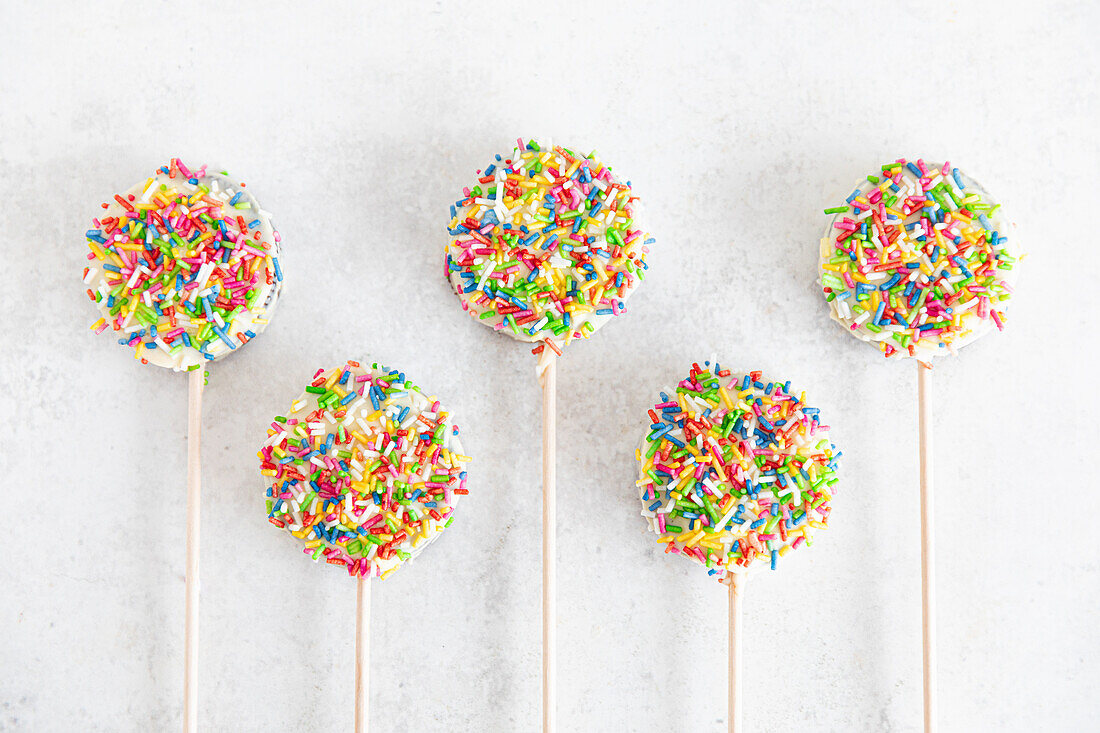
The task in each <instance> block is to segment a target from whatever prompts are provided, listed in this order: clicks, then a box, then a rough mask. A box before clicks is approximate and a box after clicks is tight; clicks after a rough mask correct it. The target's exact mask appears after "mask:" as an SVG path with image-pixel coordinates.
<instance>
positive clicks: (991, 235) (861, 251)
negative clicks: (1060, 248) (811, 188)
mask: <svg viewBox="0 0 1100 733" xmlns="http://www.w3.org/2000/svg"><path fill="white" fill-rule="evenodd" d="M825 213H826V214H834V215H835V217H834V219H833V220H832V222H831V224H830V229H829V232H828V233H827V234H826V236H825V237H824V238H823V239H822V241H821V286H822V289H823V290H824V293H825V298H826V300H827V301H828V302H829V304H830V309H831V312H832V315H833V318H834V319H836V320H837V321H838V322H839V323H841V324H842V325H843V326H845V327H846V328H847V329H848V330H849V331H850V332H851V333H852V334H853V335H855V336H856V337H858V338H860V339H862V340H864V341H868V342H871V343H874V344H875V345H876V346H877V347H878V348H879V349H880V350H881V351H882V353H883V354H884V355H885V356H887V357H917V358H928V357H932V356H940V355H943V354H945V353H952V354H953V353H955V352H956V351H957V349H959V348H961V347H962V346H965V345H966V344H968V343H970V342H972V341H974V340H975V339H977V338H978V337H980V336H982V335H983V334H984V333H986V332H987V331H989V330H990V328H991V327H992V326H993V325H995V326H996V327H997V328H998V329H1001V328H1003V327H1004V321H1005V307H1006V305H1007V303H1008V300H1009V298H1010V297H1011V294H1012V285H1011V281H1012V280H1013V278H1014V267H1015V265H1016V263H1017V256H1016V255H1015V254H1014V253H1013V252H1012V250H1011V249H1010V247H1009V242H1008V228H1009V227H1008V223H1007V221H1006V220H1005V219H1004V217H1003V216H1002V215H1001V213H1000V207H999V205H998V204H996V203H994V202H992V201H991V200H989V197H988V194H985V192H984V191H983V190H982V189H981V188H980V187H979V186H978V185H977V184H976V183H975V182H974V181H973V180H971V179H969V178H967V177H966V176H965V175H963V174H962V173H961V172H960V171H959V169H957V168H952V167H951V164H950V163H944V164H943V165H942V166H941V165H928V164H926V163H925V162H924V161H923V160H919V159H918V160H916V161H912V162H911V161H907V160H905V159H899V160H897V161H895V162H893V163H887V164H886V165H883V166H882V168H881V170H880V171H879V172H878V173H877V174H873V175H870V176H868V177H867V181H866V182H865V183H863V184H862V185H860V186H859V187H858V188H856V190H854V191H853V192H852V194H851V195H850V196H849V197H848V198H847V199H846V201H845V203H844V205H842V206H836V207H833V208H829V209H825Z"/></svg>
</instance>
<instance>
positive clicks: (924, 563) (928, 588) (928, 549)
mask: <svg viewBox="0 0 1100 733" xmlns="http://www.w3.org/2000/svg"><path fill="white" fill-rule="evenodd" d="M917 401H918V403H919V404H918V418H917V431H918V433H919V434H920V435H919V441H920V566H921V574H920V578H921V614H922V616H923V618H924V633H923V641H924V660H923V661H924V730H925V732H926V733H931V731H934V730H936V564H935V562H936V542H935V540H936V533H935V526H934V525H933V512H932V508H933V501H932V500H933V493H932V367H931V366H927V365H925V364H922V363H921V362H919V361H918V362H917Z"/></svg>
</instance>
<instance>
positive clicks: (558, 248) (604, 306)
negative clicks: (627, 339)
mask: <svg viewBox="0 0 1100 733" xmlns="http://www.w3.org/2000/svg"><path fill="white" fill-rule="evenodd" d="M478 173H479V176H480V177H479V178H478V182H477V185H476V186H474V187H473V188H472V189H470V188H467V189H463V192H462V193H463V197H462V198H461V199H460V200H458V201H457V202H455V204H454V206H452V207H451V223H450V226H449V228H448V231H449V234H450V235H451V237H452V238H451V240H450V243H449V244H448V245H447V247H446V274H447V277H448V278H449V279H450V281H451V285H452V286H453V287H454V290H455V292H456V293H457V294H458V295H459V297H460V299H461V301H462V307H463V308H464V309H465V310H467V311H469V312H470V313H471V314H472V315H473V316H475V317H476V318H477V319H478V320H480V321H482V322H484V323H486V324H487V325H490V326H492V327H493V328H494V329H495V330H497V331H503V332H505V333H507V334H509V335H511V336H512V337H513V338H516V339H519V340H521V341H528V342H536V341H544V342H545V343H547V344H549V345H551V347H552V348H553V349H554V350H555V351H558V350H559V348H560V346H561V345H564V344H567V343H569V342H570V341H571V340H573V339H575V338H587V337H588V336H590V335H591V334H592V333H593V332H594V331H595V330H596V329H597V328H599V327H600V326H601V325H603V324H604V323H606V322H607V321H608V320H610V319H611V318H612V317H613V316H618V315H621V314H622V313H623V312H625V310H626V305H625V301H626V299H627V298H628V297H629V296H630V294H631V293H632V292H633V291H634V289H635V288H636V287H637V286H638V284H639V283H640V282H641V281H642V280H643V279H644V278H645V271H646V263H645V257H646V254H647V253H648V252H649V245H650V244H652V243H653V239H650V238H648V237H647V235H645V234H643V233H642V230H641V229H639V228H637V226H636V224H635V220H634V219H635V211H636V208H637V207H636V202H637V197H636V196H634V195H633V193H632V191H631V188H630V183H629V182H627V183H622V182H620V181H619V180H618V179H617V178H616V177H615V176H614V175H612V173H611V169H610V168H608V167H607V166H605V165H604V164H603V163H601V162H600V161H599V159H598V158H596V155H595V153H592V154H590V155H588V156H583V155H578V154H577V153H575V152H573V151H572V150H569V149H567V148H563V147H560V146H556V145H549V144H546V145H541V144H539V143H538V142H535V141H529V142H527V143H526V144H525V143H524V142H523V141H522V140H520V141H518V147H517V148H516V149H515V151H514V152H513V154H512V157H511V158H509V159H502V158H501V156H499V155H498V156H496V160H495V161H494V162H493V164H492V165H490V166H488V167H487V168H486V169H485V170H484V171H479V172H478ZM539 350H541V347H537V348H536V351H539Z"/></svg>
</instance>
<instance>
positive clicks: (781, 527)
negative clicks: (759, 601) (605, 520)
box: [636, 362, 841, 582]
mask: <svg viewBox="0 0 1100 733" xmlns="http://www.w3.org/2000/svg"><path fill="white" fill-rule="evenodd" d="M762 379H763V378H762V377H761V373H760V372H750V373H749V374H747V375H745V376H744V377H733V376H730V372H729V370H727V369H722V368H720V367H719V366H718V364H715V365H714V366H713V367H712V366H711V364H710V362H704V363H703V366H702V367H700V366H699V365H698V364H693V365H692V368H691V372H690V374H688V377H687V379H685V380H683V381H682V382H680V384H679V385H677V387H676V391H675V393H674V394H673V395H669V394H666V393H665V392H661V401H660V402H658V403H657V404H656V405H654V406H653V409H652V410H650V411H649V417H650V419H651V420H652V425H650V427H649V433H648V434H647V435H646V437H645V444H644V446H643V448H641V449H639V450H638V451H637V454H636V455H637V459H638V462H639V464H640V467H639V480H638V482H637V485H638V487H639V493H640V496H641V500H642V516H644V517H646V518H647V519H648V520H649V526H650V529H652V530H653V531H654V532H655V533H656V534H657V535H659V539H658V542H663V543H665V552H666V553H669V552H670V553H676V554H680V555H684V556H686V557H689V558H691V559H693V560H695V561H697V562H699V563H702V564H703V565H704V566H706V567H707V568H708V570H709V572H710V574H711V575H716V576H718V579H719V580H720V581H722V582H729V580H730V578H729V577H728V574H729V573H731V572H735V573H737V572H744V571H746V570H747V569H748V568H749V567H750V566H753V565H754V564H755V566H756V567H759V566H761V564H767V565H769V566H770V567H771V569H772V570H774V569H775V565H776V560H777V559H778V558H779V557H780V556H782V555H786V554H787V553H788V552H790V551H791V550H793V549H795V548H797V547H799V546H800V545H802V544H806V545H809V544H812V543H813V540H812V536H813V532H814V530H816V529H824V528H825V526H826V525H827V523H828V519H829V513H830V511H831V510H830V506H829V501H830V500H831V499H832V494H833V485H834V484H836V482H837V477H836V466H837V459H838V458H840V455H841V454H840V452H839V451H837V449H836V446H834V445H833V444H832V443H831V442H830V441H829V427H828V426H827V425H822V424H821V422H820V419H819V416H818V411H817V409H816V408H814V407H809V406H807V405H806V397H805V395H804V394H803V395H801V396H799V397H794V396H793V395H791V392H790V388H791V386H790V383H789V382H788V383H787V384H780V383H778V382H764V381H762Z"/></svg>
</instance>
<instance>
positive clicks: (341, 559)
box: [259, 361, 470, 578]
mask: <svg viewBox="0 0 1100 733" xmlns="http://www.w3.org/2000/svg"><path fill="white" fill-rule="evenodd" d="M458 432H459V431H458V426H457V425H454V423H453V421H452V416H451V415H450V413H448V412H446V411H444V410H443V408H442V407H441V406H440V404H439V401H438V400H437V399H436V398H435V397H428V396H426V395H425V394H424V393H423V392H422V391H421V390H420V388H419V387H417V386H416V385H414V384H412V383H411V382H409V381H408V380H407V379H406V378H405V375H404V374H403V373H401V372H399V371H397V370H393V369H389V368H387V367H384V366H379V365H378V364H372V365H371V366H370V368H369V369H368V368H365V367H363V366H361V365H360V364H359V362H356V361H349V362H347V363H346V364H344V365H343V366H341V367H338V368H336V369H332V370H330V371H327V372H326V371H325V370H323V369H321V370H318V371H317V373H316V374H315V375H314V378H313V380H312V381H311V382H310V384H309V386H307V387H306V389H305V392H303V393H302V394H301V396H299V397H298V398H297V399H296V400H294V402H293V404H291V407H290V412H288V413H287V415H286V416H279V417H276V418H275V420H274V422H272V423H271V428H270V429H269V430H268V438H267V440H266V441H265V442H264V444H263V447H262V448H261V449H260V452H259V458H260V470H261V473H262V474H263V476H264V477H265V480H266V481H267V482H268V487H267V490H266V496H267V513H268V520H269V521H270V522H271V523H272V524H274V525H275V526H277V527H281V528H284V529H286V531H288V532H290V534H292V535H293V536H295V537H297V538H298V539H300V540H303V541H304V542H305V552H306V553H307V554H309V555H310V556H311V557H312V558H313V559H314V560H319V559H321V558H322V557H323V558H325V561H326V562H328V563H330V564H334V565H343V566H345V567H346V568H347V571H348V573H349V574H350V575H362V576H365V577H371V576H380V577H383V578H385V577H386V576H388V575H389V574H390V573H391V572H393V571H394V570H395V569H396V568H397V567H398V566H399V565H400V564H401V563H403V562H405V561H406V560H409V559H411V558H412V557H414V556H415V555H417V554H418V553H419V552H420V551H421V550H423V549H424V548H425V547H426V546H427V545H428V544H430V543H431V542H432V541H433V540H435V539H436V538H437V537H438V536H439V533H440V532H442V531H443V529H444V528H446V527H448V526H450V524H451V521H452V512H453V511H454V507H455V504H456V503H457V502H458V498H459V497H460V496H463V495H465V494H467V493H468V492H467V490H466V464H467V463H469V461H470V458H469V457H468V456H466V455H463V452H462V444H461V443H460V442H459V438H458Z"/></svg>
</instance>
